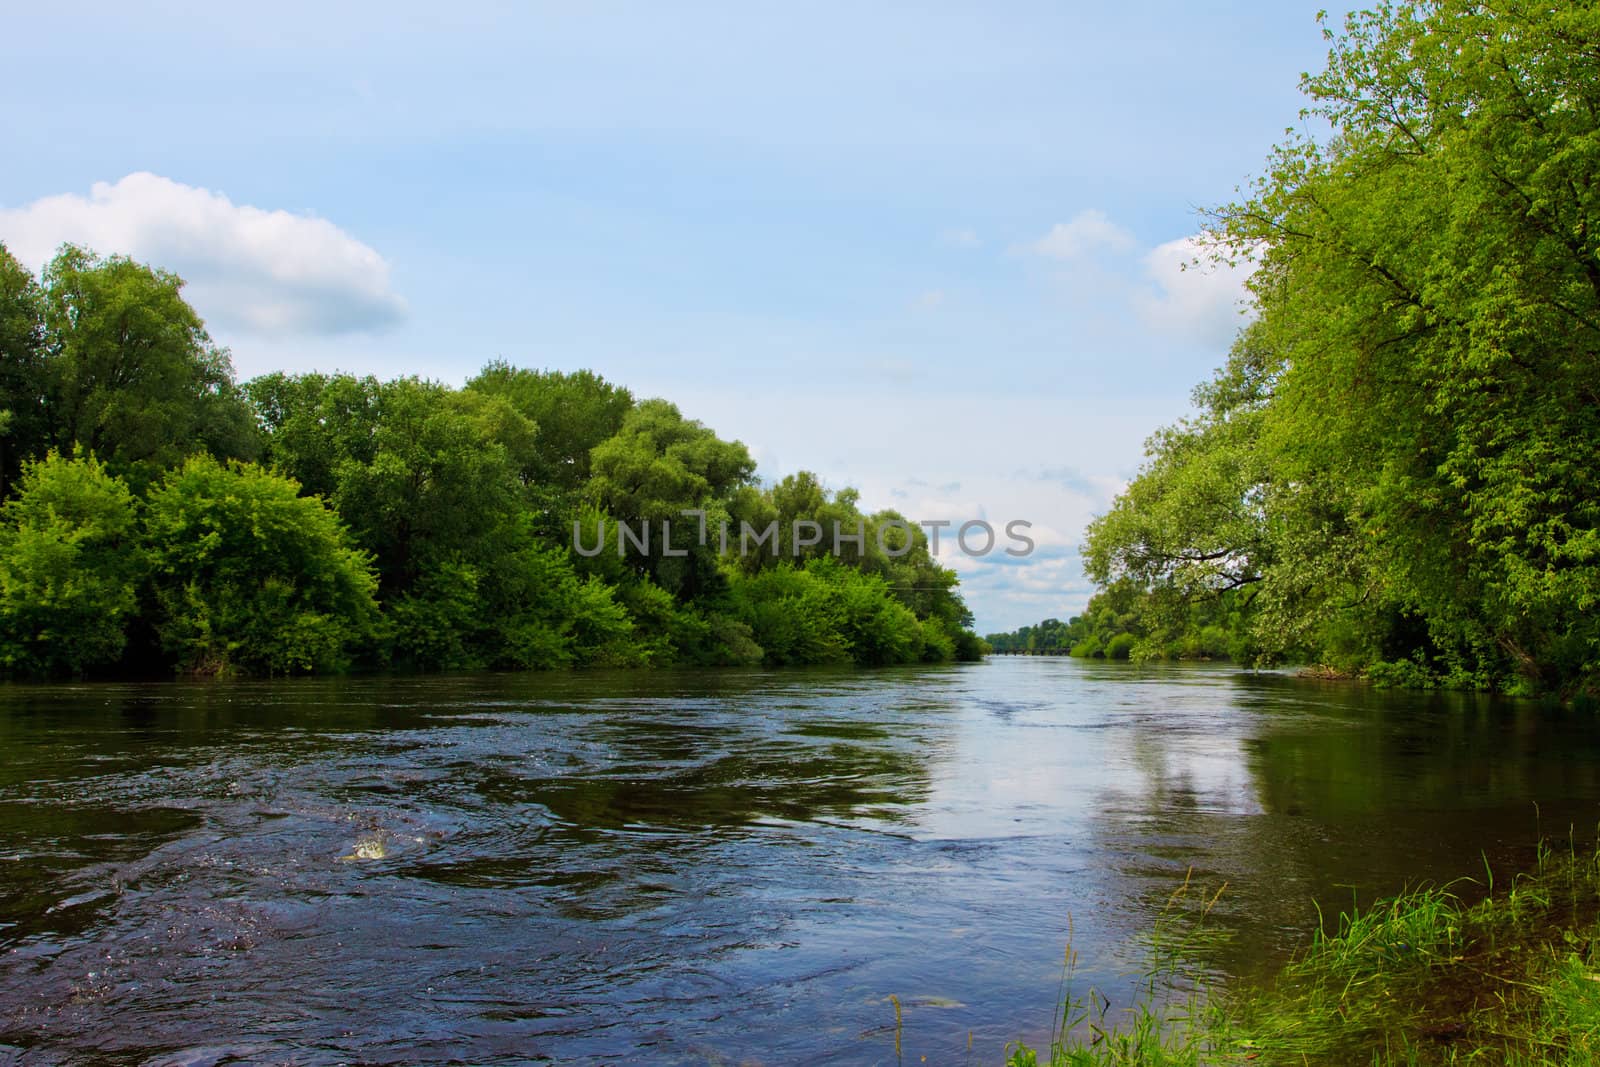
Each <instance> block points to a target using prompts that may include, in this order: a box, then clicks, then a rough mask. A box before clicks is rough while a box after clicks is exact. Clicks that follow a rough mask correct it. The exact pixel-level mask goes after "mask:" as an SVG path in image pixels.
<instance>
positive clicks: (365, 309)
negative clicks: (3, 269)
mask: <svg viewBox="0 0 1600 1067" xmlns="http://www.w3.org/2000/svg"><path fill="white" fill-rule="evenodd" d="M0 241H4V242H5V244H6V246H7V247H8V248H10V249H11V251H12V253H13V254H14V255H16V257H17V258H18V259H20V260H22V262H23V263H25V264H27V265H28V266H30V267H33V268H34V269H38V268H40V267H42V266H43V265H44V263H45V262H46V261H47V260H48V259H49V258H50V257H51V255H53V254H54V252H55V249H56V248H57V247H58V246H60V245H61V244H62V243H63V242H71V243H73V244H79V245H83V246H85V247H87V248H90V249H92V250H94V251H96V252H100V253H103V254H108V255H109V254H113V253H117V254H123V255H128V256H132V257H133V258H135V259H138V260H140V261H142V262H147V263H149V264H151V265H152V266H156V267H161V268H163V269H166V270H172V271H174V272H176V273H177V274H179V275H181V276H182V277H183V278H184V279H185V280H186V281H187V282H188V283H189V284H188V286H187V287H186V289H185V296H187V297H188V299H189V301H190V302H191V303H192V304H194V306H195V308H196V309H197V310H198V311H199V312H200V313H201V315H203V316H204V317H205V318H206V319H207V320H208V321H210V322H212V323H215V324H220V325H223V326H225V327H230V328H236V329H242V330H246V331H249V332H252V333H257V334H265V335H290V334H335V333H345V332H349V331H354V330H371V329H377V328H381V327H384V326H388V325H390V324H392V323H394V322H396V321H398V320H399V319H400V318H401V317H402V316H403V315H404V314H405V304H404V302H403V301H402V300H401V299H400V297H399V296H398V295H396V294H395V292H394V291H393V290H392V289H391V287H390V282H389V264H388V263H387V262H386V261H385V260H384V258H383V257H382V256H381V255H379V254H378V253H377V252H376V251H375V250H374V249H373V248H371V247H370V246H369V245H366V244H363V243H362V242H361V241H358V240H357V239H356V238H354V237H352V236H350V235H349V234H348V233H345V232H344V231H343V230H341V229H340V228H339V227H337V226H335V225H334V224H333V223H331V222H329V221H327V220H326V219H321V218H317V217H315V216H312V215H297V214H293V213H291V212H288V211H269V210H265V209H262V208H258V207H252V206H250V205H248V204H235V203H234V202H233V201H231V200H229V199H228V198H227V197H226V196H224V195H223V194H221V193H218V192H213V191H211V190H210V189H201V188H196V187H194V186H191V185H184V184H183V183H181V182H175V181H173V180H171V179H170V178H163V177H161V176H159V175H156V174H150V173H145V172H140V173H137V174H129V175H128V176H127V177H125V178H123V179H122V180H120V181H118V182H115V183H111V182H96V183H95V185H94V186H93V187H92V188H91V189H90V190H89V195H88V196H80V195H78V194H76V193H64V194H61V195H59V196H47V197H44V198H42V199H39V200H35V201H33V202H32V203H31V204H27V205H24V206H23V207H19V208H11V209H0Z"/></svg>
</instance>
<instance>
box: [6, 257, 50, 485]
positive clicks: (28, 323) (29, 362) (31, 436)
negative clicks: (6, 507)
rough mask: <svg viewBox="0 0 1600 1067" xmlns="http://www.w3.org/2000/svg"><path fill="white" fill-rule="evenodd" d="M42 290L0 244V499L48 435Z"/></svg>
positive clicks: (40, 448) (44, 442)
mask: <svg viewBox="0 0 1600 1067" xmlns="http://www.w3.org/2000/svg"><path fill="white" fill-rule="evenodd" d="M45 373H46V364H45V336H44V293H43V292H42V291H41V290H40V288H39V283H38V282H36V281H35V280H34V278H33V275H31V274H30V273H28V270H27V268H26V267H24V266H23V265H22V264H21V263H18V262H17V260H16V257H15V256H13V255H12V254H11V253H10V252H8V251H7V250H6V247H5V245H4V244H3V243H0V499H4V498H5V497H7V496H9V495H10V494H11V487H12V485H13V484H14V483H15V482H16V479H17V475H18V474H19V473H20V471H21V469H22V464H23V463H24V462H25V461H26V460H28V459H29V458H30V457H32V456H37V455H38V454H39V453H40V452H41V451H42V450H43V449H44V447H45V445H46V443H47V442H48V441H49V439H50V423H49V418H48V413H47V412H46V410H45V388H46V378H45Z"/></svg>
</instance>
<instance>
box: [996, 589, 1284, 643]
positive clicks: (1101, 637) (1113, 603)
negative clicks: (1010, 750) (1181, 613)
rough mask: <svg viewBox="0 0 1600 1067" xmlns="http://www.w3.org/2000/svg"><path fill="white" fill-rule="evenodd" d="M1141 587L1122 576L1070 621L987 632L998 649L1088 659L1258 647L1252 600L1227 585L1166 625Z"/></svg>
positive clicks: (1047, 620) (1091, 598)
mask: <svg viewBox="0 0 1600 1067" xmlns="http://www.w3.org/2000/svg"><path fill="white" fill-rule="evenodd" d="M1147 603H1148V601H1147V599H1146V595H1145V593H1144V591H1143V590H1141V589H1139V588H1138V587H1137V586H1136V585H1134V584H1132V583H1130V582H1119V583H1117V584H1115V585H1112V586H1110V587H1109V588H1107V589H1103V590H1101V591H1100V592H1098V593H1096V594H1095V595H1094V596H1092V597H1090V598H1089V603H1088V606H1087V607H1085V608H1084V611H1083V614H1082V615H1074V616H1072V617H1071V618H1069V619H1068V620H1067V621H1066V622H1062V621H1061V620H1060V619H1045V620H1044V621H1043V622H1041V623H1038V624H1037V625H1034V626H1024V627H1021V628H1020V629H1017V630H1014V631H1012V632H1010V633H997V634H989V635H988V636H987V637H985V638H984V641H986V642H987V643H988V645H989V646H990V648H992V649H993V650H994V651H996V652H1030V653H1040V654H1045V655H1062V654H1065V655H1071V656H1079V657H1083V658H1089V659H1132V658H1135V656H1137V658H1140V659H1195V660H1234V661H1238V662H1244V663H1248V662H1251V661H1252V659H1253V658H1254V654H1255V650H1254V646H1253V644H1252V642H1251V638H1250V634H1249V625H1248V623H1249V620H1250V617H1251V616H1250V611H1249V600H1248V598H1247V597H1246V596H1244V595H1241V594H1239V593H1238V592H1236V591H1233V590H1229V591H1227V592H1224V593H1222V594H1220V595H1218V596H1216V597H1207V598H1203V599H1196V600H1193V601H1191V602H1189V603H1188V604H1187V605H1185V607H1186V608H1187V612H1188V614H1187V615H1186V616H1185V617H1184V618H1182V619H1181V620H1176V622H1175V624H1172V625H1169V626H1168V627H1167V628H1165V629H1163V630H1157V629H1156V628H1155V627H1154V626H1152V622H1151V620H1149V619H1147V618H1146V617H1145V614H1144V610H1143V609H1144V607H1145V605H1146V604H1147Z"/></svg>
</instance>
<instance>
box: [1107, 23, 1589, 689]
mask: <svg viewBox="0 0 1600 1067" xmlns="http://www.w3.org/2000/svg"><path fill="white" fill-rule="evenodd" d="M1325 32H1326V31H1325ZM1327 37H1328V39H1329V41H1330V42H1331V46H1330V53H1329V60H1328V64H1327V66H1326V69H1325V70H1323V71H1322V72H1320V73H1318V74H1314V75H1308V76H1307V77H1306V78H1305V79H1304V81H1303V88H1304V90H1305V91H1306V92H1307V93H1308V95H1309V97H1310V105H1311V106H1310V107H1309V109H1308V114H1309V115H1310V116H1312V117H1313V118H1314V119H1316V120H1319V121H1321V122H1325V123H1326V124H1327V127H1328V129H1329V130H1330V131H1331V133H1330V134H1329V135H1327V136H1315V137H1313V136H1310V135H1297V134H1293V133H1291V134H1290V136H1289V137H1288V139H1287V140H1286V141H1285V142H1284V143H1283V144H1281V145H1280V146H1279V147H1278V148H1277V149H1276V150H1275V152H1274V153H1273V154H1272V156H1271V157H1270V160H1269V164H1268V167H1267V169H1266V171H1265V173H1264V174H1263V175H1262V176H1261V177H1260V178H1259V179H1258V180H1257V181H1256V182H1255V183H1254V184H1253V185H1252V186H1250V187H1249V188H1247V189H1246V190H1245V191H1244V192H1243V193H1242V194H1241V196H1240V197H1239V199H1238V200H1237V202H1235V203H1231V204H1228V205H1226V206H1224V207H1222V208H1220V209H1218V210H1216V211H1215V212H1213V213H1212V214H1211V215H1210V218H1209V222H1208V231H1209V235H1210V238H1211V241H1212V248H1213V250H1214V252H1215V254H1216V255H1218V256H1220V257H1224V258H1231V259H1233V260H1234V261H1235V262H1237V261H1240V260H1244V259H1248V260H1250V261H1252V262H1254V263H1255V264H1257V266H1256V270H1255V273H1254V275H1253V277H1252V280H1251V282H1250V292H1251V297H1252V304H1253V309H1254V312H1255V315H1254V319H1253V321H1252V322H1251V323H1250V324H1249V325H1248V326H1247V327H1245V328H1244V329H1243V330H1242V331H1241V332H1240V334H1239V336H1238V338H1237V341H1236V342H1235V343H1234V345H1233V347H1232V350H1231V352H1230V353H1229V355H1228V358H1227V360H1226V362H1225V363H1224V365H1223V366H1222V367H1221V369H1219V370H1218V371H1217V372H1216V374H1215V375H1214V376H1213V377H1212V379H1211V380H1210V381H1208V382H1206V383H1205V384H1204V385H1202V386H1201V387H1199V388H1198V389H1197V390H1196V391H1195V394H1194V399H1195V413H1194V414H1193V415H1192V416H1191V417H1189V418H1186V419H1184V420H1183V421H1181V422H1179V423H1177V424H1176V425H1173V426H1169V427H1167V428H1165V429H1163V430H1161V431H1159V432H1158V433H1156V434H1155V435H1154V436H1153V437H1152V438H1151V439H1150V440H1149V442H1148V444H1147V446H1146V461H1145V463H1144V466H1143V468H1142V469H1141V471H1140V472H1139V474H1138V476H1137V477H1136V478H1135V479H1134V480H1133V482H1132V483H1131V484H1130V485H1129V486H1128V488H1127V490H1126V491H1125V492H1124V493H1123V494H1122V495H1121V496H1120V497H1118V498H1117V500H1116V501H1115V503H1114V505H1113V506H1112V507H1111V509H1110V510H1109V511H1108V512H1107V513H1106V514H1104V515H1102V516H1101V517H1099V518H1098V519H1097V520H1096V521H1095V522H1094V523H1093V524H1092V526H1091V527H1090V529H1089V531H1088V534H1087V544H1086V545H1085V560H1086V566H1087V570H1088V572H1089V574H1090V575H1091V576H1092V577H1093V578H1094V579H1095V580H1096V581H1097V582H1098V583H1099V584H1100V586H1101V592H1100V593H1099V595H1098V596H1097V597H1096V603H1097V604H1098V605H1100V606H1101V607H1106V608H1113V607H1116V608H1120V607H1123V606H1125V607H1127V608H1128V610H1129V612H1130V614H1131V615H1132V616H1133V618H1132V619H1131V620H1130V623H1129V627H1128V632H1129V633H1132V634H1134V635H1135V637H1134V641H1135V648H1134V654H1135V655H1159V654H1162V653H1163V652H1164V651H1165V650H1168V649H1171V648H1172V647H1174V645H1181V644H1182V643H1183V642H1185V641H1189V640H1190V639H1192V638H1194V637H1196V636H1197V627H1198V628H1199V631H1200V633H1201V634H1203V632H1204V630H1205V629H1206V626H1207V625H1219V624H1218V623H1216V622H1215V621H1213V622H1211V623H1209V624H1208V623H1206V622H1205V620H1207V619H1213V620H1215V619H1217V618H1231V617H1232V615H1233V612H1234V611H1235V610H1238V611H1239V612H1242V618H1241V619H1240V620H1239V625H1238V627H1237V630H1234V629H1233V628H1232V624H1231V623H1230V624H1223V625H1222V630H1223V631H1225V632H1227V633H1228V634H1230V640H1234V639H1236V640H1237V645H1236V647H1234V648H1232V649H1231V650H1230V652H1229V654H1230V655H1237V656H1238V657H1240V658H1247V659H1249V660H1252V661H1257V662H1271V661H1280V660H1300V661H1303V662H1310V663H1317V664H1323V665H1326V666H1327V667H1329V668H1331V669H1333V670H1337V671H1341V672H1348V673H1361V674H1365V675H1367V676H1369V677H1372V678H1375V679H1377V680H1379V681H1387V682H1395V683H1400V684H1408V685H1418V686H1434V685H1438V686H1454V687H1470V688H1486V689H1496V690H1503V691H1508V692H1518V693H1555V694H1562V695H1567V696H1571V695H1575V694H1580V693H1589V694H1593V693H1595V692H1596V690H1597V688H1600V610H1597V608H1600V194H1597V190H1600V8H1596V7H1595V6H1593V5H1589V4H1573V5H1548V4H1531V3H1523V2H1520V0H1512V2H1507V3H1499V4H1490V5H1485V4H1479V3H1469V2H1465V0H1439V2H1435V3H1401V4H1392V5H1391V4H1385V5H1380V6H1379V7H1378V8H1377V9H1375V10H1374V11H1369V12H1363V13H1359V14H1356V15H1353V16H1351V17H1350V18H1349V19H1348V21H1347V23H1346V25H1345V28H1344V32H1343V33H1342V34H1338V35H1335V34H1334V33H1332V32H1327ZM1197 605H1198V606H1199V607H1197ZM1207 605H1209V607H1207ZM1096 610H1098V609H1096V608H1095V607H1094V606H1093V605H1092V606H1091V614H1093V613H1094V612H1095V611H1096ZM1197 611H1198V612H1199V614H1196V612H1197ZM1202 643H1204V642H1202Z"/></svg>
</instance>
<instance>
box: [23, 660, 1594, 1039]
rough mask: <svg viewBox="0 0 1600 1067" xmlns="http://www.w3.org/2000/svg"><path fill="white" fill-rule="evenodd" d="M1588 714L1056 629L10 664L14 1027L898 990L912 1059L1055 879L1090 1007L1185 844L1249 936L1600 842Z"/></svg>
mask: <svg viewBox="0 0 1600 1067" xmlns="http://www.w3.org/2000/svg"><path fill="white" fill-rule="evenodd" d="M1597 737H1600V731H1597V729H1596V727H1595V722H1594V720H1593V718H1591V717H1585V716H1580V715H1576V714H1573V713H1567V712H1561V711H1551V710H1548V709H1541V708H1540V707H1538V706H1536V705H1532V704H1513V703H1495V702H1491V701H1488V700H1483V699H1473V698H1460V697H1454V698H1447V697H1433V698H1429V697H1425V696H1417V695H1414V694H1412V695H1406V694H1386V693H1380V692H1373V691H1370V690H1365V689H1361V688H1355V687H1346V686H1336V685H1320V684H1316V683H1309V682H1301V681H1295V680H1292V679H1287V678H1282V677H1276V676H1265V677H1262V676H1250V675H1246V674H1242V673H1237V672H1232V671H1228V670H1223V669H1210V668H1203V667H1202V668H1194V667H1189V668H1182V667H1167V668H1152V669H1140V668H1132V667H1127V666H1125V665H1120V664H1094V663H1084V662H1081V661H1073V660H1065V659H1048V660H1046V659H1000V660H996V661H992V662H990V663H988V664H984V665H977V666H971V667H962V668H946V669H930V670H922V671H904V672H886V673H848V674H836V673H748V674H747V673H717V674H710V675H704V676H688V675H660V674H629V675H595V674H578V675H531V676H530V675H518V676H470V677H448V678H424V679H401V680H395V679H366V680H343V681H330V682H323V681H315V682H287V683H283V682H280V683H270V684H250V685H244V684H241V685H179V684H169V685H116V686H99V685H95V686H87V685H83V686H59V687H54V688H15V687H12V688H0V1046H6V1047H5V1048H0V1062H5V1061H8V1060H20V1061H21V1062H23V1063H66V1062H71V1063H77V1062H126V1063H146V1062H150V1063H186V1064H209V1063H227V1062H234V1061H235V1060H238V1061H248V1062H269V1063H272V1062H293V1063H336V1062H362V1063H416V1062H448V1061H451V1060H454V1061H456V1062H464V1063H486V1062H525V1061H536V1060H540V1059H545V1058H548V1059H554V1060H561V1061H569V1060H583V1061H591V1062H592V1061H611V1062H620V1061H629V1062H633V1061H645V1062H687V1063H724V1062H727V1063H738V1062H755V1063H824V1062H841V1063H871V1062H880V1063H892V1062H894V1038H893V1030H892V1023H893V1008H892V1006H891V1005H890V1004H889V1002H888V1000H887V998H888V996H889V995H890V994H896V995H898V996H899V997H900V998H901V1000H902V1003H903V1004H904V1005H905V1053H906V1055H905V1062H908V1063H917V1062H919V1059H918V1058H919V1057H920V1056H924V1055H925V1056H927V1057H928V1062H930V1063H945V1062H952V1061H955V1062H964V1061H965V1060H966V1056H967V1051H966V1050H967V1042H968V1035H969V1033H970V1035H971V1040H972V1047H973V1050H974V1057H973V1060H974V1062H980V1063H985V1062H986V1063H994V1062H997V1061H998V1060H999V1059H1000V1058H1001V1048H1002V1046H1003V1045H1004V1044H1005V1042H1006V1041H1008V1040H1010V1039H1013V1038H1016V1037H1025V1038H1028V1039H1030V1040H1031V1041H1032V1042H1033V1043H1036V1044H1037V1043H1041V1042H1042V1041H1043V1040H1044V1039H1046V1038H1047V1036H1048V1031H1049V1024H1050V1017H1051V1013H1052V1008H1053V1006H1054V1003H1055V998H1056V993H1057V981H1058V978H1059V976H1060V968H1061V960H1062V954H1063V948H1064V945H1065V942H1066V938H1067V930H1068V922H1069V915H1070V916H1071V922H1072V924H1073V928H1074V931H1075V946H1076V948H1077V950H1078V952H1079V954H1080V970H1079V978H1080V981H1081V982H1084V983H1089V982H1093V983H1097V984H1099V985H1100V986H1102V987H1103V988H1105V989H1107V990H1108V991H1110V992H1111V994H1112V998H1113V1001H1114V1002H1116V1001H1118V1000H1119V999H1120V998H1121V997H1122V995H1123V991H1124V990H1125V988H1126V984H1127V981H1128V979H1127V976H1128V975H1129V974H1130V973H1131V972H1132V971H1134V970H1135V969H1136V968H1137V967H1138V966H1139V962H1140V961H1139V959H1138V951H1137V949H1136V947H1135V945H1134V942H1133V941H1132V940H1131V939H1132V938H1133V936H1134V935H1135V934H1136V933H1137V932H1138V931H1140V930H1141V929H1143V928H1145V926H1146V925H1147V924H1148V922H1149V920H1150V917H1151V916H1152V915H1153V914H1155V912H1156V911H1158V910H1159V909H1160V907H1161V906H1162V903H1163V901H1164V900H1165V898H1166V896H1167V894H1168V893H1169V892H1170V891H1171V889H1172V888H1173V887H1174V886H1175V885H1176V884H1178V882H1179V881H1181V879H1182V878H1183V875H1184V872H1185V870H1186V869H1187V868H1188V867H1190V866H1191V865H1192V866H1193V867H1194V868H1195V870H1196V877H1197V878H1198V879H1200V880H1201V881H1202V882H1204V883H1206V884H1208V885H1212V886H1215V885H1217V884H1219V883H1220V882H1222V881H1224V880H1225V881H1226V882H1227V883H1228V889H1227V891H1226V892H1225V893H1224V895H1223V898H1222V903H1221V905H1220V906H1219V907H1220V908H1221V910H1222V911H1223V914H1224V922H1225V923H1226V924H1227V925H1228V926H1229V927H1230V928H1232V929H1233V931H1234V933H1235V938H1234V941H1233V943H1232V945H1231V947H1230V948H1229V949H1227V950H1226V952H1225V954H1224V956H1223V958H1222V961H1221V964H1222V966H1223V967H1224V968H1225V969H1226V970H1228V971H1231V972H1233V973H1235V974H1238V973H1244V972H1253V971H1256V970H1259V969H1262V968H1265V967H1269V966H1270V965H1271V964H1272V963H1273V962H1274V961H1276V960H1278V959H1281V958H1282V956H1283V955H1284V954H1285V953H1286V952H1288V951H1290V950H1291V949H1292V948H1293V947H1294V946H1295V945H1296V944H1298V943H1299V941H1300V939H1301V938H1302V937H1303V936H1304V933H1305V931H1306V929H1307V924H1308V923H1310V922H1312V921H1313V920H1314V915H1315V913H1314V911H1313V907H1312V901H1313V900H1314V899H1319V900H1321V901H1323V902H1324V903H1325V904H1332V905H1333V906H1334V907H1337V906H1338V904H1339V903H1341V902H1348V901H1349V900H1350V899H1351V897H1352V896H1353V895H1357V896H1368V895H1370V894H1372V893H1375V892H1390V891H1393V890H1396V889H1398V888H1400V887H1402V885H1403V884H1405V883H1406V882H1407V881H1408V880H1410V881H1416V880H1419V879H1423V878H1433V879H1439V880H1443V879H1447V878H1451V877H1454V876H1457V875H1461V874H1471V873H1474V872H1478V871H1481V870H1482V868H1483V858H1482V857H1481V856H1480V850H1481V852H1483V853H1485V854H1486V855H1487V857H1488V860H1489V862H1491V863H1493V864H1496V865H1502V864H1510V863H1514V862H1519V861H1521V860H1522V859H1524V858H1525V856H1526V846H1527V845H1528V844H1530V843H1531V842H1532V840H1533V839H1534V837H1535V836H1536V834H1537V833H1538V832H1539V831H1540V829H1542V830H1543V831H1544V832H1546V833H1547V834H1548V833H1560V834H1565V833H1566V831H1567V827H1568V825H1569V824H1576V825H1577V826H1578V828H1579V835H1580V836H1586V835H1587V836H1591V837H1592V834H1593V828H1594V825H1595V822H1596V819H1597V818H1600V804H1597V801H1600V758H1597V756H1600V743H1597ZM1536 803H1537V805H1538V809H1537V814H1536V808H1535V804H1536ZM1113 1010H1115V1008H1114V1009H1113Z"/></svg>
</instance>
